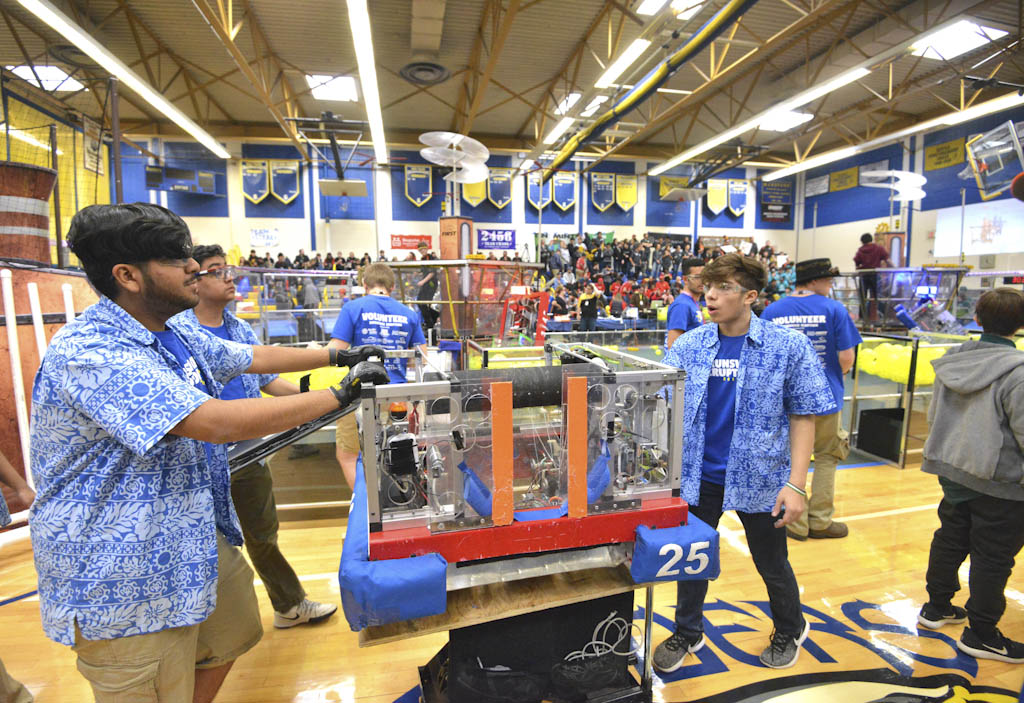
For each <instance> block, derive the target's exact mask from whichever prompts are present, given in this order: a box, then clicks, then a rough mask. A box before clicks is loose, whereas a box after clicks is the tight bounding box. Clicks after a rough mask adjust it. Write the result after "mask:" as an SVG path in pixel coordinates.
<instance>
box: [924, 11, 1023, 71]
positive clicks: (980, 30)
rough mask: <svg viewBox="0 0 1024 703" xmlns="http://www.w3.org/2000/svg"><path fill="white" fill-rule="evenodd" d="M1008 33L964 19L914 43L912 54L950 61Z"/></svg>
mask: <svg viewBox="0 0 1024 703" xmlns="http://www.w3.org/2000/svg"><path fill="white" fill-rule="evenodd" d="M1007 34H1008V32H1004V31H1003V30H1001V29H994V28H992V27H983V26H981V25H979V24H976V23H975V22H971V21H970V20H967V19H962V20H960V21H959V22H956V23H955V24H953V25H952V26H949V27H946V28H944V29H940V30H938V31H937V32H932V33H931V34H928V35H926V36H924V37H922V38H921V39H920V40H919V41H917V42H915V43H914V46H913V47H912V48H911V53H912V54H913V55H914V56H924V57H925V58H927V59H939V60H946V61H949V60H950V59H955V58H956V57H957V56H959V55H960V54H966V53H967V52H968V51H974V50H975V49H977V48H979V47H982V46H985V44H988V43H989V42H990V41H993V40H995V39H999V38H1001V37H1005V36H1006V35H1007Z"/></svg>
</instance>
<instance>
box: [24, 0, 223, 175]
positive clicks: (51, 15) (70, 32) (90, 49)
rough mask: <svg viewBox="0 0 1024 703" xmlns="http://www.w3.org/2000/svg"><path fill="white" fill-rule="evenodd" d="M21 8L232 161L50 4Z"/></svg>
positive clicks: (35, 0) (28, 1) (28, 3)
mask: <svg viewBox="0 0 1024 703" xmlns="http://www.w3.org/2000/svg"><path fill="white" fill-rule="evenodd" d="M18 2H19V3H21V5H22V7H24V8H25V9H26V10H28V11H29V12H31V13H32V14H33V15H35V16H36V17H38V18H39V19H40V20H42V21H43V22H45V23H46V24H48V25H49V26H50V27H51V28H53V29H54V30H55V31H56V32H57V33H58V34H60V35H61V36H63V37H64V38H65V39H67V40H68V41H70V42H71V43H72V44H74V45H75V46H77V47H78V48H79V49H81V50H82V52H83V53H84V54H86V55H87V56H88V57H89V58H91V59H92V60H93V61H95V62H96V63H98V64H99V65H100V66H102V67H103V69H104V70H105V71H107V73H109V74H111V75H112V76H116V77H117V78H118V80H120V81H121V82H122V83H123V84H124V85H126V86H127V87H128V88H130V89H131V90H132V91H134V92H135V93H136V94H137V95H138V96H139V97H140V98H142V99H143V100H145V101H146V102H147V103H149V104H150V105H152V106H153V107H155V108H156V109H157V110H159V111H160V112H162V113H163V114H164V115H166V116H167V117H168V118H169V119H170V120H171V121H172V122H174V124H176V125H178V126H179V127H181V128H182V129H183V130H185V131H186V132H188V133H189V134H191V135H192V136H193V137H195V140H196V141H197V142H199V143H200V144H202V145H203V146H205V147H206V148H207V149H209V150H210V151H212V152H213V153H214V154H216V155H217V156H219V157H220V158H222V159H229V158H231V154H229V153H228V152H227V150H226V149H225V148H224V147H223V146H221V145H220V143H219V142H218V141H217V140H216V139H214V138H213V136H212V135H211V134H209V133H208V132H207V131H206V130H204V129H203V128H202V127H200V126H199V125H197V124H196V123H195V122H193V121H192V120H191V119H189V117H188V116H187V115H185V113H184V112H182V111H181V110H179V109H178V108H176V107H175V106H174V105H173V104H171V102H170V101H169V100H167V98H165V97H164V96H163V95H161V94H160V93H158V92H157V91H156V90H155V89H154V88H153V87H151V86H150V85H149V84H148V83H146V82H145V81H144V80H142V78H140V77H139V76H138V74H136V73H135V72H134V71H133V70H131V69H130V68H128V67H127V66H126V65H125V64H124V63H122V62H121V60H120V59H118V58H117V57H116V56H114V55H113V54H112V53H110V52H109V51H108V50H107V49H106V47H104V46H101V45H100V44H99V42H97V41H96V40H95V39H93V38H92V37H91V36H89V35H88V34H86V33H85V32H84V31H83V30H82V28H81V27H79V26H78V25H77V24H75V23H74V22H73V21H72V20H71V19H70V18H69V17H68V16H67V15H65V14H64V13H63V12H61V11H60V10H58V9H57V8H56V7H55V6H54V5H53V4H51V3H50V2H49V0H18Z"/></svg>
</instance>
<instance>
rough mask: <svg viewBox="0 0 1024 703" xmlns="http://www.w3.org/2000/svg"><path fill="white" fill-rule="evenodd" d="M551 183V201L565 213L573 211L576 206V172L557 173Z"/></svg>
mask: <svg viewBox="0 0 1024 703" xmlns="http://www.w3.org/2000/svg"><path fill="white" fill-rule="evenodd" d="M551 182H552V183H553V184H554V185H552V186H551V193H552V195H551V199H552V200H554V201H555V205H557V206H558V208H559V209H560V210H562V211H563V212H564V211H566V210H571V209H572V207H573V206H574V205H575V204H576V172H575V171H570V172H569V173H556V174H555V175H554V176H553V177H552V179H551Z"/></svg>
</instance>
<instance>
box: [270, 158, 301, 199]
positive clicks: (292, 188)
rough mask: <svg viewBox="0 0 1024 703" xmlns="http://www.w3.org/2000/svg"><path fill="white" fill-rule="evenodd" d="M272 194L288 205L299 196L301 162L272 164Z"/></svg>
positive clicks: (276, 162)
mask: <svg viewBox="0 0 1024 703" xmlns="http://www.w3.org/2000/svg"><path fill="white" fill-rule="evenodd" d="M270 192H271V193H273V194H274V197H275V198H277V199H278V200H280V201H281V202H282V203H284V204H285V205H287V204H288V203H290V202H291V201H293V200H295V198H297V197H298V196H299V162H298V161H271V162H270Z"/></svg>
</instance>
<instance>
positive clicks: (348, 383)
mask: <svg viewBox="0 0 1024 703" xmlns="http://www.w3.org/2000/svg"><path fill="white" fill-rule="evenodd" d="M363 348H366V347H363ZM389 380H390V378H389V377H388V372H387V369H385V368H384V365H383V364H378V363H375V362H372V361H360V362H359V363H358V364H356V365H355V366H353V367H352V370H351V371H349V372H348V375H347V376H345V378H344V379H342V381H341V383H340V384H339V385H337V386H331V393H333V394H334V397H335V398H337V399H338V407H339V408H347V407H348V406H349V405H350V404H352V403H353V402H355V401H356V400H358V399H359V391H360V390H362V387H363V384H364V383H372V384H373V385H375V386H380V385H383V384H385V383H387V382H388V381H389Z"/></svg>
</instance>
